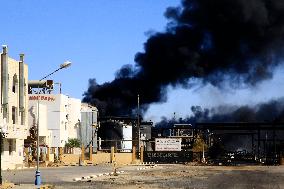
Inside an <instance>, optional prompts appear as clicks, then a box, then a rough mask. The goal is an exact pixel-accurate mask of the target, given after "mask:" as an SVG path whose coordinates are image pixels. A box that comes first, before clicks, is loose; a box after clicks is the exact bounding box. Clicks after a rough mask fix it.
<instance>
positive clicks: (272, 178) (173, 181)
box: [55, 165, 284, 189]
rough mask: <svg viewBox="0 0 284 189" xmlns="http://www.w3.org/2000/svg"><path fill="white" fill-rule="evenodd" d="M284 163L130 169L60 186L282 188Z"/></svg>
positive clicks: (60, 187)
mask: <svg viewBox="0 0 284 189" xmlns="http://www.w3.org/2000/svg"><path fill="white" fill-rule="evenodd" d="M283 173H284V166H230V167H229V166H227V167H226V166H192V165H159V166H158V167H155V168H150V169H147V170H129V171H126V172H125V173H124V174H120V175H118V176H105V177H99V178H95V179H92V180H89V181H88V182H86V181H84V182H74V183H64V184H60V185H56V186H55V188H56V189H63V188H64V189H65V188H80V189H85V188H101V189H106V188H115V189H138V188H139V189H140V188H143V189H158V188H176V189H179V188H188V189H189V188H192V189H193V188H202V189H203V188H210V189H222V188H229V189H240V188H250V189H253V188H255V189H281V188H284V174H283Z"/></svg>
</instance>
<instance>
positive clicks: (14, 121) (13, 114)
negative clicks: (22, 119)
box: [12, 106, 17, 124]
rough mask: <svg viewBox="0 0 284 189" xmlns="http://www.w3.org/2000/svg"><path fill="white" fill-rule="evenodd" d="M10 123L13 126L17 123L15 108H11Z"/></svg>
mask: <svg viewBox="0 0 284 189" xmlns="http://www.w3.org/2000/svg"><path fill="white" fill-rule="evenodd" d="M12 122H13V124H16V123H17V108H16V107H15V106H12Z"/></svg>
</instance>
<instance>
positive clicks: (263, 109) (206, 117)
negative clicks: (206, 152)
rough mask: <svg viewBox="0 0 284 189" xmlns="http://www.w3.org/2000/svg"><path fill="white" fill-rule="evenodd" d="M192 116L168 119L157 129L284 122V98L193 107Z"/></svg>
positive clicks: (161, 122)
mask: <svg viewBox="0 0 284 189" xmlns="http://www.w3.org/2000/svg"><path fill="white" fill-rule="evenodd" d="M191 113H192V115H191V116H188V117H186V118H184V119H183V118H179V119H175V118H170V119H168V118H166V117H163V118H162V120H161V121H160V122H159V123H157V124H156V127H158V128H159V127H164V128H165V127H166V128H171V127H173V125H174V124H175V123H190V124H193V125H194V124H195V123H198V122H210V123H212V122H279V123H283V122H284V98H280V99H277V100H271V101H269V102H267V103H261V104H258V105H255V106H219V107H215V108H211V109H207V108H204V109H203V108H202V107H200V106H192V107H191Z"/></svg>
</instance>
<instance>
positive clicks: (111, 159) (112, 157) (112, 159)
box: [110, 146, 115, 163]
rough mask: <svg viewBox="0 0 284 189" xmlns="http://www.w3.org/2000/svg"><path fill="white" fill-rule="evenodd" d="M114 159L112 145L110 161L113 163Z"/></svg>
mask: <svg viewBox="0 0 284 189" xmlns="http://www.w3.org/2000/svg"><path fill="white" fill-rule="evenodd" d="M114 161H115V154H114V146H112V147H111V149H110V162H111V163H113V162H114Z"/></svg>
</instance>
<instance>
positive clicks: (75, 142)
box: [65, 138, 81, 148]
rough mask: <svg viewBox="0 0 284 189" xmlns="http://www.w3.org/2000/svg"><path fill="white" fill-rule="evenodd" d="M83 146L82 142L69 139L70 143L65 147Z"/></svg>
mask: <svg viewBox="0 0 284 189" xmlns="http://www.w3.org/2000/svg"><path fill="white" fill-rule="evenodd" d="M80 146H81V142H80V140H79V139H77V138H69V139H68V142H67V143H66V144H65V147H68V148H79V147H80Z"/></svg>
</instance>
